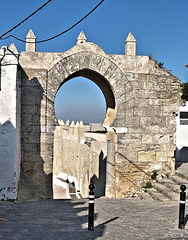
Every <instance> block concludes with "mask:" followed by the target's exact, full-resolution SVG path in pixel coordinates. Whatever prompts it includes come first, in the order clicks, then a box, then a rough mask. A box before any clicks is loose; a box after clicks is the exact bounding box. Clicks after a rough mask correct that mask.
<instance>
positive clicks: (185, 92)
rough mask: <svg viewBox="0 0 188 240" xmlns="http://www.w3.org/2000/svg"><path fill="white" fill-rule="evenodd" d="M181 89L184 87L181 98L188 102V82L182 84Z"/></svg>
mask: <svg viewBox="0 0 188 240" xmlns="http://www.w3.org/2000/svg"><path fill="white" fill-rule="evenodd" d="M181 87H182V97H181V98H182V99H185V100H186V101H188V82H186V83H182V84H181Z"/></svg>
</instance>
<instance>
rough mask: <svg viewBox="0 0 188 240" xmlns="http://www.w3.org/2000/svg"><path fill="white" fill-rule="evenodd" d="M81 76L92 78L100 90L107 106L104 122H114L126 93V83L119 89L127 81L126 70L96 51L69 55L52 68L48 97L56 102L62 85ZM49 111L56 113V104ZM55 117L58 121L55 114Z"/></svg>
mask: <svg viewBox="0 0 188 240" xmlns="http://www.w3.org/2000/svg"><path fill="white" fill-rule="evenodd" d="M78 76H82V77H86V78H88V79H90V80H91V81H93V82H94V83H95V84H96V85H97V86H98V87H99V88H100V89H101V91H102V92H103V94H104V97H105V99H106V106H107V111H106V117H105V119H104V123H103V124H104V125H107V126H110V125H112V123H113V122H114V120H115V116H116V114H118V113H117V107H118V105H119V103H120V101H121V96H122V95H123V93H125V89H124V86H126V85H124V86H123V88H121V89H120V88H119V85H120V83H121V82H122V81H123V83H124V84H125V83H126V78H125V75H124V74H123V72H122V71H121V70H120V69H119V68H118V67H117V66H116V65H115V64H114V63H113V62H112V61H110V60H109V59H107V58H106V57H103V56H101V55H98V54H96V53H92V52H81V53H77V54H74V55H70V56H68V57H66V58H64V59H62V60H61V61H59V62H58V63H56V64H55V65H54V66H53V67H52V68H51V69H50V70H49V72H48V83H47V96H48V99H50V101H51V102H54V100H55V95H56V93H57V91H58V89H59V88H60V87H61V86H62V84H63V83H65V82H66V81H68V80H70V79H71V78H74V77H78ZM117 88H118V91H117ZM48 111H49V112H54V109H53V104H52V105H51V106H50V105H49V106H48V110H47V112H48ZM51 117H52V116H50V117H47V118H51ZM53 119H54V122H55V121H56V119H55V115H54V116H53ZM49 122H51V120H50V121H49ZM47 125H48V123H47Z"/></svg>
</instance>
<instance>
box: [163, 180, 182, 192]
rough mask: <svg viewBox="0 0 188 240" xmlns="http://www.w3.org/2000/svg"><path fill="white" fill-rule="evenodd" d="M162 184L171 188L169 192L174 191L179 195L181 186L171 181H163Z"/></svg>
mask: <svg viewBox="0 0 188 240" xmlns="http://www.w3.org/2000/svg"><path fill="white" fill-rule="evenodd" d="M161 183H162V184H163V185H165V186H166V187H167V188H169V191H173V192H174V193H177V194H179V192H180V186H179V185H178V184H176V183H174V182H172V181H170V180H169V179H165V180H162V181H161Z"/></svg>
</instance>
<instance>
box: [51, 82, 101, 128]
mask: <svg viewBox="0 0 188 240" xmlns="http://www.w3.org/2000/svg"><path fill="white" fill-rule="evenodd" d="M54 105H55V115H56V118H57V119H63V120H64V121H67V120H68V119H69V120H70V121H71V122H72V121H74V122H75V123H76V122H77V121H79V122H80V121H83V123H84V124H90V123H101V124H102V123H103V121H104V118H105V115H106V101H105V98H104V95H103V93H102V91H101V90H100V88H99V87H98V86H97V85H96V84H95V83H93V82H92V81H90V80H89V79H87V78H84V77H76V78H72V79H71V80H69V81H66V82H65V83H64V84H63V85H62V86H61V87H60V88H59V90H58V91H57V93H56V97H55V104H54Z"/></svg>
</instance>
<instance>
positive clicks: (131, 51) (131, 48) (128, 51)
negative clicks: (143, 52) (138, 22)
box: [125, 33, 136, 56]
mask: <svg viewBox="0 0 188 240" xmlns="http://www.w3.org/2000/svg"><path fill="white" fill-rule="evenodd" d="M125 55H128V56H135V55H136V39H135V38H134V36H133V35H132V33H129V35H128V37H127V39H126V41H125Z"/></svg>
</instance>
